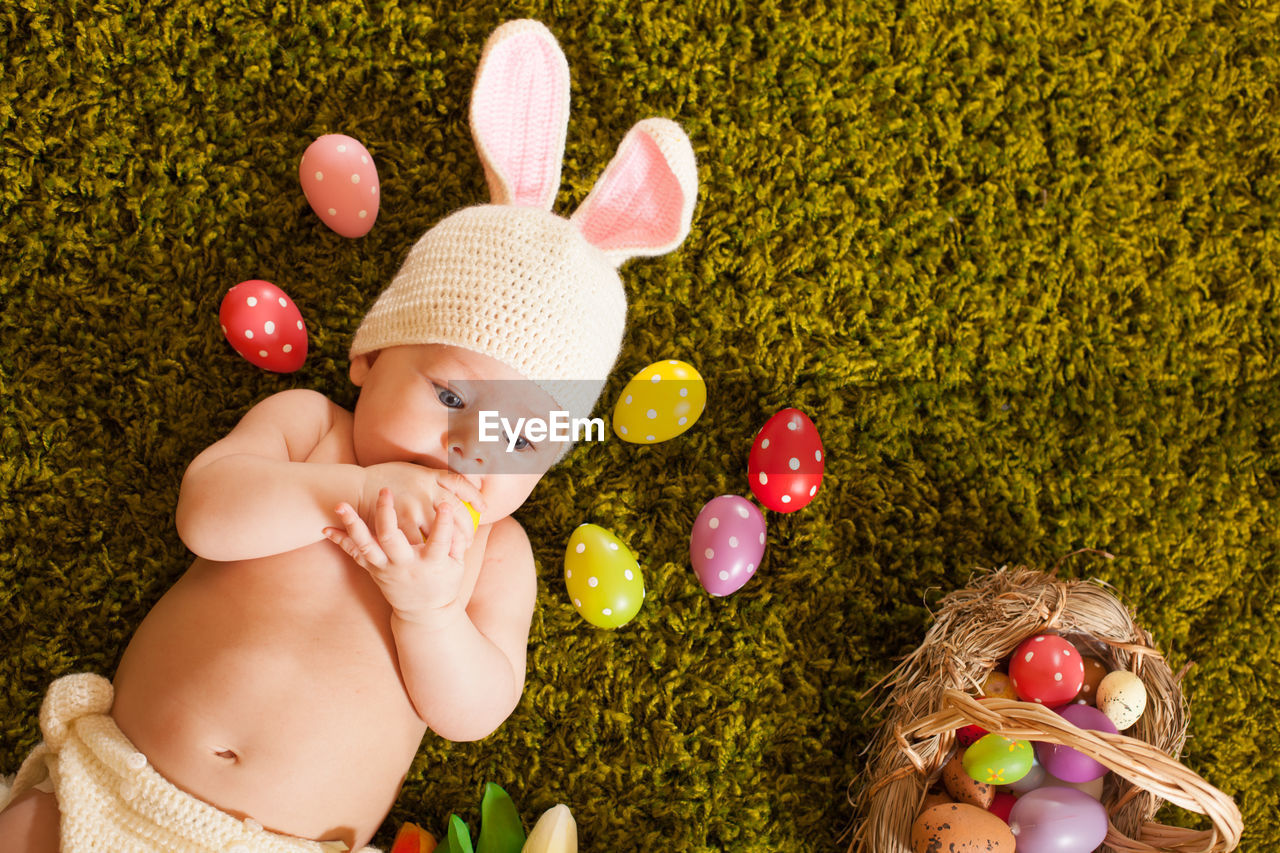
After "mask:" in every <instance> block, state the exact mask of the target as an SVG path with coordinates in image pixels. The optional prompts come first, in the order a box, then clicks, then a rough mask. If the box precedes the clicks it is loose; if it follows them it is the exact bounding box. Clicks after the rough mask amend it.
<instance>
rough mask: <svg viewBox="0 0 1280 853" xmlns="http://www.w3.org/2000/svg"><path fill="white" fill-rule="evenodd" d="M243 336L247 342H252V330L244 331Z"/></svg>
mask: <svg viewBox="0 0 1280 853" xmlns="http://www.w3.org/2000/svg"><path fill="white" fill-rule="evenodd" d="M244 336H245V337H246V338H248V339H249V340H253V329H245V330H244Z"/></svg>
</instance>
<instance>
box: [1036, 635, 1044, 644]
mask: <svg viewBox="0 0 1280 853" xmlns="http://www.w3.org/2000/svg"><path fill="white" fill-rule="evenodd" d="M1036 642H1037V643H1043V642H1044V634H1041V635H1040V636H1039V637H1036Z"/></svg>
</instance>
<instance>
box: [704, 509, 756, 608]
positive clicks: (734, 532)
mask: <svg viewBox="0 0 1280 853" xmlns="http://www.w3.org/2000/svg"><path fill="white" fill-rule="evenodd" d="M764 542H765V525H764V516H763V515H762V514H761V512H760V510H759V509H757V508H756V505H755V504H753V503H752V502H751V501H749V500H747V499H746V498H743V497H739V496H738V495H721V496H720V497H718V498H712V499H711V500H709V501H707V503H706V505H705V506H703V507H702V511H701V512H699V513H698V518H697V520H696V521H694V523H693V533H692V534H691V535H690V536H689V562H691V563H692V564H693V571H694V573H695V574H697V576H698V581H699V582H700V583H701V584H702V588H703V589H705V590H706V591H707V592H709V593H710V594H711V595H716V596H721V595H729V594H730V593H733V592H737V591H738V590H739V589H741V588H742V585H743V584H745V583H746V582H747V581H749V580H751V576H752V575H753V574H755V571H756V569H757V568H759V566H760V559H761V558H762V557H763V556H764Z"/></svg>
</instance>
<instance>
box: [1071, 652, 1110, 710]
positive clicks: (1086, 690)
mask: <svg viewBox="0 0 1280 853" xmlns="http://www.w3.org/2000/svg"><path fill="white" fill-rule="evenodd" d="M1110 671H1111V670H1109V669H1107V665H1106V664H1105V663H1103V662H1102V661H1100V660H1098V659H1097V658H1095V657H1091V656H1089V655H1085V656H1084V684H1082V685H1080V692H1079V693H1077V694H1076V698H1074V699H1072V700H1071V701H1072V702H1074V703H1077V704H1084V705H1093V704H1094V703H1095V702H1096V696H1095V694H1096V693H1097V692H1098V682H1099V681H1101V680H1102V679H1103V677H1104V676H1105V675H1106V674H1107V673H1108V672H1110Z"/></svg>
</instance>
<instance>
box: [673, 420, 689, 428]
mask: <svg viewBox="0 0 1280 853" xmlns="http://www.w3.org/2000/svg"><path fill="white" fill-rule="evenodd" d="M688 422H689V419H688V418H681V419H680V420H678V421H676V423H677V424H678V425H679V426H684V425H685V424H687V423H688Z"/></svg>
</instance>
